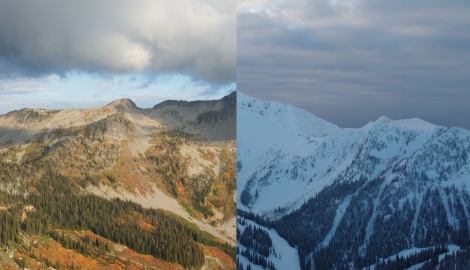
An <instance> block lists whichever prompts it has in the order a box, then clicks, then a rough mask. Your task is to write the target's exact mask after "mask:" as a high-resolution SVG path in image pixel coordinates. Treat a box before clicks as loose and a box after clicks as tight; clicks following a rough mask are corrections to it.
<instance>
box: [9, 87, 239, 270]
mask: <svg viewBox="0 0 470 270" xmlns="http://www.w3.org/2000/svg"><path fill="white" fill-rule="evenodd" d="M235 105H236V94H235V93H232V94H230V95H228V96H226V97H224V98H222V99H220V100H213V101H193V102H186V101H165V102H162V103H160V104H157V105H156V106H155V107H153V108H150V109H141V108H138V107H137V106H136V105H135V103H134V102H132V100H130V99H119V100H116V101H114V102H112V103H110V104H108V105H105V106H102V107H97V108H93V109H86V110H85V109H66V110H45V109H22V110H18V111H12V112H9V113H7V114H5V115H0V164H1V167H0V176H1V179H0V180H1V181H0V191H1V192H2V194H1V196H0V208H2V207H3V208H4V209H6V211H7V212H8V213H9V214H12V215H13V216H14V215H15V214H14V210H13V208H12V207H13V205H15V203H14V202H10V199H8V198H9V197H8V196H9V195H8V194H17V195H21V196H23V195H24V196H26V197H25V198H26V199H25V200H33V199H30V198H35V197H34V196H44V193H46V191H45V190H44V188H45V187H44V185H49V190H55V192H54V193H52V194H53V196H55V195H60V194H62V196H66V197H67V196H69V197H70V198H75V196H78V197H77V198H76V199H77V200H82V197H80V196H86V194H94V195H98V196H99V197H102V198H108V199H111V198H120V199H124V200H128V201H132V202H135V203H137V204H139V205H141V206H143V207H145V208H152V209H158V208H160V209H163V210H165V211H169V212H171V213H174V214H176V215H178V216H181V217H183V218H184V219H186V220H187V221H190V222H191V223H194V224H196V225H197V227H199V229H201V230H203V231H206V232H208V233H210V234H212V235H213V236H215V237H216V238H217V239H220V240H208V239H206V237H202V236H200V237H195V236H194V235H193V236H192V237H193V238H194V239H193V240H191V241H196V242H199V243H204V244H205V245H208V246H217V247H218V248H221V249H223V250H224V249H225V247H224V245H225V243H226V242H227V243H228V244H230V245H233V244H234V243H235V202H234V200H235V198H234V197H235V193H236V190H235V185H236V182H235V173H236V169H235V166H236V165H235V160H236V152H235V150H236V141H235V136H236V134H235V133H236V132H235V130H236V129H235V128H236V124H235V123H236V122H235V121H236V107H235ZM47 193H48V191H47ZM66 194H68V195H66ZM28 196H29V197H28ZM51 196H52V195H51ZM83 198H88V197H83ZM38 200H39V199H38ZM51 200H53V199H51ZM71 200H72V201H73V199H71ZM92 200H95V199H92ZM97 200H98V199H97ZM13 201H15V202H16V204H17V205H22V204H26V201H24V200H23V199H19V198H16V199H15V200H13ZM111 202H113V203H114V202H115V201H113V200H112V201H111ZM37 203H40V201H37ZM64 203H65V204H67V203H68V202H67V200H65V202H64ZM69 203H70V204H74V201H73V202H69ZM77 203H78V202H77ZM116 203H117V204H118V205H119V204H121V203H123V201H122V200H121V201H118V202H116ZM83 204H85V203H83ZM99 204H107V203H106V202H103V201H99ZM32 207H33V208H34V209H37V213H38V215H39V213H41V215H44V216H42V217H41V218H43V219H44V222H46V221H47V222H49V223H48V224H51V223H54V222H56V221H55V220H54V218H46V216H48V215H49V217H51V216H50V215H51V214H52V213H47V211H49V210H50V209H43V210H44V211H43V210H40V206H37V205H34V204H33V206H32ZM123 207H124V206H123ZM133 207H134V206H133ZM126 209H127V208H126ZM93 211H98V210H97V209H96V208H92V209H91V211H90V212H89V214H90V213H93ZM139 211H141V210H138V211H137V212H138V213H140V214H138V215H141V218H142V220H140V221H139V218H135V217H134V218H131V219H129V222H131V221H132V222H137V221H139V222H140V223H139V224H140V225H136V226H138V227H139V226H144V225H142V224H147V225H145V226H147V227H146V228H147V229H148V230H150V231H153V230H156V231H158V230H160V227H159V225H158V224H157V223H158V222H157V221H155V222H157V223H155V224H153V223H152V220H154V219H153V218H152V217H153V215H154V214H151V213H150V214H149V213H146V212H145V211H144V210H142V211H143V212H139ZM152 211H153V210H152ZM137 212H136V213H135V214H136V215H137ZM152 213H153V212H152ZM167 213H168V212H167ZM56 214H57V215H62V214H64V215H66V216H67V215H69V213H62V214H60V213H56ZM79 214H80V211H78V212H77V213H76V214H75V215H79ZM31 215H32V214H31ZM0 218H1V217H0ZM122 218H124V217H122V216H121V217H119V219H122ZM129 218H130V217H129ZM110 219H112V218H110ZM176 219H177V220H181V219H179V218H176ZM28 220H31V221H28ZM71 220H73V218H71ZM124 220H127V218H124ZM28 222H32V223H34V224H36V223H38V224H39V223H41V221H39V218H38V217H31V218H29V215H26V219H25V220H24V219H23V220H22V221H20V222H19V223H18V224H19V228H20V229H22V230H23V231H24V232H26V229H25V226H26V224H27V223H28ZM57 222H59V223H60V221H57ZM122 222H124V221H122ZM132 222H131V223H132ZM162 222H163V221H162ZM178 222H180V221H178ZM181 222H183V221H181ZM59 223H58V224H54V225H50V226H51V229H52V228H59V227H56V226H59V225H60V224H59ZM79 223H81V222H79ZM83 223H85V222H83ZM183 223H184V222H183ZM87 224H88V225H86V226H85V225H84V226H85V227H84V228H83V229H88V230H91V231H92V232H93V233H95V234H97V235H101V236H102V237H105V238H107V239H108V240H112V239H110V238H109V237H108V236H104V235H102V234H100V233H98V229H97V231H93V229H91V227H93V226H94V225H93V226H92V225H90V224H94V223H93V221H89V223H87ZM124 224H127V223H126V222H124ZM185 224H188V223H185ZM160 225H161V224H160ZM35 226H39V225H35ZM67 226H69V227H67V228H76V226H78V225H77V224H75V223H73V222H72V221H70V224H69V225H67ZM74 226H75V227H74ZM87 226H88V227H87ZM90 226H91V227H90ZM119 226H121V225H119ZM123 226H124V225H123ZM129 226H130V225H129ZM145 226H144V227H145ZM161 226H163V225H161ZM184 226H186V225H184ZM63 227H64V224H62V228H63ZM121 227H122V226H121ZM108 230H111V231H112V228H108ZM0 231H1V227H0ZM72 231H73V230H72ZM156 231H155V233H157V232H156ZM34 232H36V231H34ZM41 232H42V231H41ZM43 234H44V233H43ZM47 235H49V236H50V235H51V233H47ZM181 235H184V233H183V232H181ZM188 235H191V233H189V234H188ZM129 237H130V236H129ZM139 237H140V238H141V239H143V240H144V241H146V240H145V239H144V236H143V235H140V236H139ZM155 237H156V236H155ZM10 238H11V237H10ZM10 238H8V239H10ZM153 238H154V237H151V239H153ZM216 238H214V239H216ZM5 239H6V238H5ZM168 239H170V237H168ZM204 239H205V240H204ZM134 240H135V239H134ZM134 240H132V239H131V238H129V241H131V242H135V241H137V240H135V241H134ZM0 241H1V237H0ZM5 241H7V240H5ZM56 241H57V242H60V241H61V240H60V239H56ZM64 241H65V240H64ZM67 241H73V239H72V240H70V239H69V240H67ZM116 241H117V240H114V242H116ZM119 241H121V240H119ZM122 241H124V242H121V243H125V241H127V240H122ZM152 241H153V240H152ZM174 241H176V240H174ZM182 241H183V240H182ZM185 241H186V240H185ZM188 241H189V240H188ZM201 241H202V242H201ZM211 241H212V242H211ZM213 241H216V242H219V241H220V245H221V246H220V247H219V244H214V243H215V242H213ZM183 242H184V241H183ZM5 243H6V242H5ZM179 243H180V244H181V243H182V242H179ZM191 243H192V242H191ZM154 244H155V245H156V247H157V246H160V247H161V245H157V243H154ZM145 245H147V244H145ZM230 245H229V246H230ZM142 246H144V244H143V243H142ZM229 246H227V248H226V249H227V250H226V251H227V252H229V253H230V251H229V250H230V249H232V250H233V247H231V248H230V247H229ZM193 248H195V247H189V246H187V247H185V249H186V253H188V254H193V253H191V252H190V251H188V249H193ZM196 249H201V248H200V247H199V248H196ZM141 250H144V251H145V250H147V249H146V248H143V247H142V249H141ZM201 250H202V249H201ZM208 250H210V248H209V247H208V248H207V249H206V248H205V249H204V254H205V255H206V259H207V258H209V261H207V260H206V263H214V262H211V259H210V258H212V257H214V254H216V253H217V252H216V251H208ZM137 251H138V252H140V251H139V250H137ZM44 252H45V251H44ZM158 252H159V251H156V250H155V251H151V250H150V248H149V250H148V252H140V253H143V254H152V255H155V254H160V253H158ZM175 252H176V253H177V251H175ZM198 252H199V251H198ZM214 252H215V253H214ZM218 252H220V250H219V251H218ZM169 253H171V252H170V251H169V250H167V251H165V253H164V254H163V253H162V254H160V255H158V256H157V258H163V259H165V258H167V261H168V260H169V261H173V262H178V263H179V264H181V265H183V266H185V267H189V266H190V265H192V266H195V265H198V264H199V263H200V261H198V260H200V258H199V257H198V258H193V257H191V258H189V257H187V256H188V255H179V256H178V254H175V255H171V256H176V257H175V258H173V257H171V256H170V255H168V254H169ZM194 254H197V252H196V253H194ZM208 254H210V256H209V255H208ZM165 256H170V257H165ZM195 256H196V255H195ZM208 256H209V257H208ZM183 257H184V258H183ZM219 258H220V256H219ZM228 258H229V257H228ZM31 260H32V261H34V259H31ZM186 261H188V262H189V261H193V262H194V263H195V264H190V263H188V264H184V263H183V262H186ZM221 262H222V261H221ZM53 263H54V262H53ZM226 263H227V264H223V265H225V267H229V266H230V265H231V264H230V261H227V262H226ZM232 264H233V262H232ZM69 266H70V265H69ZM0 268H1V267H0Z"/></svg>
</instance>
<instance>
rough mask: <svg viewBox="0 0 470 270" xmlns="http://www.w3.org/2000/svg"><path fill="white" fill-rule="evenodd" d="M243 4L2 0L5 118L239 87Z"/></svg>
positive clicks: (1, 101) (0, 79)
mask: <svg viewBox="0 0 470 270" xmlns="http://www.w3.org/2000/svg"><path fill="white" fill-rule="evenodd" d="M235 80H236V2H235V1H218V0H198V1H194V0H159V1H153V0H135V1H124V0H100V1H95V0H83V1H62V0H44V1H34V0H26V1H10V0H0V113H5V112H7V111H9V110H11V109H18V108H22V107H46V108H57V107H76V106H79V107H81V106H96V105H103V102H109V101H110V100H113V99H116V98H121V97H130V98H133V99H134V100H135V101H136V102H137V105H140V106H153V105H155V104H156V103H157V102H159V101H162V100H165V99H168V98H177V99H210V98H219V97H221V96H223V95H224V94H227V93H229V92H231V91H234V90H235V89H236V82H235Z"/></svg>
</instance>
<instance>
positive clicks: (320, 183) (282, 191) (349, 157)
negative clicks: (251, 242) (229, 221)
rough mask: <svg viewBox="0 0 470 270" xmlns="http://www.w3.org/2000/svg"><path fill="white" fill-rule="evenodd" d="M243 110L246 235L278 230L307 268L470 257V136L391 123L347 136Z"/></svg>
mask: <svg viewBox="0 0 470 270" xmlns="http://www.w3.org/2000/svg"><path fill="white" fill-rule="evenodd" d="M237 108H238V119H239V120H238V123H237V124H238V134H237V147H238V148H237V170H238V173H237V187H238V190H239V192H238V201H237V202H238V204H237V207H238V208H239V209H240V217H239V220H240V221H241V223H240V224H241V226H240V227H246V228H248V225H250V226H253V223H257V224H255V225H256V226H261V227H263V228H274V229H275V231H274V230H271V231H270V233H271V235H275V236H276V237H277V238H280V239H282V241H284V242H282V241H277V242H276V243H275V244H273V245H274V246H277V248H276V249H277V250H278V252H279V250H283V252H285V253H283V254H281V257H282V258H285V257H287V256H288V255H289V252H286V251H294V253H295V254H296V255H297V256H298V258H297V260H298V261H299V264H298V268H302V269H311V267H314V269H335V268H336V269H351V268H353V269H364V268H367V267H369V266H371V267H375V269H406V268H409V267H411V266H412V265H417V264H419V263H424V262H426V261H429V263H432V264H434V263H435V260H436V259H438V255H439V254H441V255H442V256H441V257H444V253H447V254H448V255H449V256H450V255H451V254H452V250H462V251H464V250H466V249H467V248H468V247H469V245H470V215H469V213H470V195H469V191H470V159H469V158H468V156H469V155H470V132H469V131H468V130H465V129H460V128H446V127H440V126H435V125H433V124H430V123H427V122H425V121H422V120H420V119H416V118H414V119H405V120H391V119H389V118H387V117H381V118H379V119H378V120H377V121H375V122H371V123H368V124H367V125H365V126H364V127H362V128H358V129H340V128H338V127H336V126H334V125H332V124H330V123H328V122H326V121H324V120H322V119H319V118H317V117H315V116H313V115H309V114H308V113H307V112H304V111H303V112H302V111H300V110H299V109H296V108H293V107H292V106H288V105H282V104H278V103H270V102H262V101H259V100H256V99H253V98H250V97H247V96H241V98H240V97H239V99H238V103H237ZM256 215H258V216H256ZM274 232H275V233H274ZM240 233H241V235H243V234H246V233H245V231H244V230H241V232H240ZM273 239H275V237H273ZM239 243H240V242H239ZM282 243H286V244H285V245H284V246H282ZM442 245H449V247H448V249H446V248H442ZM281 246H282V248H281ZM245 248H247V249H251V250H252V251H255V250H254V249H253V247H250V246H248V245H245V246H244V247H243V248H242V247H240V250H241V251H240V252H242V251H243V250H244V249H245ZM260 250H262V249H260ZM419 252H422V253H420V254H418V253H419ZM258 253H259V252H258ZM281 253H282V252H281ZM415 253H416V254H415ZM244 254H245V256H244V257H245V258H248V257H250V256H251V257H253V255H249V256H248V255H247V254H248V253H247V252H246V251H245V252H244ZM260 254H261V253H260ZM405 254H406V256H408V255H410V256H411V255H413V254H415V255H413V256H415V257H412V258H411V257H410V258H408V259H407V258H406V257H405ZM467 254H468V253H467ZM397 255H399V256H397ZM459 256H466V255H464V254H461V255H459ZM279 257H280V256H276V258H279ZM398 257H400V259H398ZM266 258H267V257H266ZM270 260H272V261H273V262H274V263H276V265H281V264H280V263H281V261H279V262H278V260H277V259H274V258H273V256H271V258H270ZM431 260H433V261H432V262H431ZM449 260H450V259H449ZM454 260H455V258H454ZM247 261H248V260H244V262H245V265H246V264H247ZM438 263H439V262H438ZM434 265H436V264H434ZM423 267H429V265H427V266H423ZM278 268H279V269H280V268H281V267H279V266H278ZM417 268H419V267H418V266H417V267H416V269H417ZM464 268H465V267H461V269H464ZM425 269H431V268H425Z"/></svg>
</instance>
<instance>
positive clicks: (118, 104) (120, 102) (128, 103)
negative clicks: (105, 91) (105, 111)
mask: <svg viewBox="0 0 470 270" xmlns="http://www.w3.org/2000/svg"><path fill="white" fill-rule="evenodd" d="M108 106H113V107H115V108H117V109H137V105H135V103H134V101H132V100H131V99H128V98H120V99H116V100H115V101H113V102H111V103H109V104H108Z"/></svg>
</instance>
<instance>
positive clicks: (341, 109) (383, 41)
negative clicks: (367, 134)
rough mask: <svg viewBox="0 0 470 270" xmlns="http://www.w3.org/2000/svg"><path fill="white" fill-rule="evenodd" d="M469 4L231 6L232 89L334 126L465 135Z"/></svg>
mask: <svg viewBox="0 0 470 270" xmlns="http://www.w3.org/2000/svg"><path fill="white" fill-rule="evenodd" d="M469 14H470V2H469V1H457V0H449V1H435V0H413V1H409V0H395V1H390V0H289V1H283V0H238V2H237V35H238V36H237V50H238V53H237V88H238V90H239V91H241V92H244V93H246V94H248V95H251V96H254V97H256V98H259V99H262V100H276V101H279V102H283V103H289V104H292V105H295V106H297V107H300V108H303V109H305V110H307V111H310V112H312V113H313V114H315V115H317V116H319V117H321V118H323V119H325V120H328V121H330V122H333V123H335V124H337V125H339V126H340V127H361V126H363V125H365V124H366V123H368V122H369V121H375V120H376V119H377V118H379V117H380V116H382V115H385V116H388V117H390V118H392V119H403V118H412V117H418V118H421V119H423V120H426V121H428V122H431V123H434V124H438V125H443V126H459V127H464V128H467V129H470V121H469V120H468V119H469V117H470V16H469Z"/></svg>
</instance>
